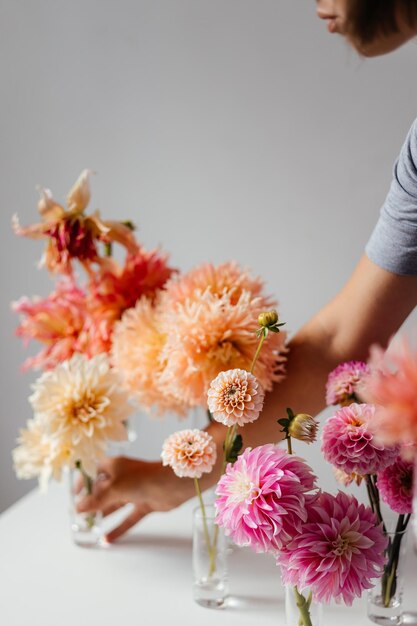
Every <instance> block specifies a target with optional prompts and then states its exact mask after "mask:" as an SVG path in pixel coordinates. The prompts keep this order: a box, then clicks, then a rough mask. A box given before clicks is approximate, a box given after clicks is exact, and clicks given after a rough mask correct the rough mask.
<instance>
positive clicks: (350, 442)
mask: <svg viewBox="0 0 417 626" xmlns="http://www.w3.org/2000/svg"><path fill="white" fill-rule="evenodd" d="M374 412H375V407H374V406H373V405H371V404H356V403H354V404H351V405H350V406H346V407H343V408H341V409H339V410H338V411H336V413H335V414H334V415H333V416H332V417H330V418H329V419H328V420H327V422H326V423H325V425H324V427H323V432H322V447H321V449H322V452H323V455H324V458H325V459H326V461H329V463H332V464H333V465H334V466H335V467H337V468H339V469H342V470H343V471H344V472H346V473H347V474H352V473H355V474H360V475H362V476H363V475H365V474H376V473H377V472H379V471H381V470H382V469H384V468H385V467H387V466H388V465H390V464H391V463H392V462H393V461H394V460H395V458H396V457H397V454H398V448H397V447H392V446H383V445H381V444H379V443H377V442H376V441H375V438H374V436H373V434H372V433H371V432H370V430H369V422H370V420H371V419H372V417H373V415H374Z"/></svg>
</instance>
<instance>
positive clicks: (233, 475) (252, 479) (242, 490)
mask: <svg viewBox="0 0 417 626" xmlns="http://www.w3.org/2000/svg"><path fill="white" fill-rule="evenodd" d="M314 488H315V476H314V475H313V473H312V471H311V469H310V467H309V466H308V465H307V464H306V463H305V462H304V461H303V460H302V459H299V458H298V457H296V456H294V455H289V454H288V453H287V452H285V451H284V450H282V449H281V448H279V447H278V446H275V445H273V444H266V445H264V446H259V447H257V448H254V449H253V450H252V449H251V448H247V449H246V450H245V451H244V452H243V454H242V455H241V456H239V457H238V459H237V461H236V463H234V465H231V464H229V465H228V466H227V468H226V472H225V474H223V476H222V477H221V478H220V480H219V482H218V485H217V489H216V495H217V499H216V501H215V506H216V509H217V515H216V523H217V524H218V525H219V526H221V527H223V528H224V529H225V533H226V535H228V536H231V537H232V539H233V541H234V542H235V543H236V544H237V545H240V546H243V545H249V546H250V547H251V548H253V549H254V550H255V551H256V552H268V551H275V550H278V549H280V548H282V546H283V545H285V544H286V543H287V542H288V541H290V539H291V538H292V537H293V535H294V533H297V532H301V529H302V525H303V522H305V521H306V519H307V516H306V509H305V504H306V500H308V498H309V497H311V496H309V492H311V490H312V489H314Z"/></svg>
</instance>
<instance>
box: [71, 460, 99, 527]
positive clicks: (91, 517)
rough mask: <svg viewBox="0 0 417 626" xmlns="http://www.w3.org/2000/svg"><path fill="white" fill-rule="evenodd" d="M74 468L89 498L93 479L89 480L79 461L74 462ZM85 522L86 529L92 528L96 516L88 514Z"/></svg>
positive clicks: (89, 477)
mask: <svg viewBox="0 0 417 626" xmlns="http://www.w3.org/2000/svg"><path fill="white" fill-rule="evenodd" d="M75 467H76V468H77V470H78V471H79V472H80V474H81V476H82V477H83V482H84V488H85V490H86V492H87V494H88V495H89V496H91V494H92V493H93V479H92V478H91V476H89V475H88V474H87V472H86V471H85V469H84V468H83V466H82V463H81V461H79V460H78V461H76V462H75ZM85 521H86V523H87V528H90V529H91V528H93V527H94V524H95V522H96V516H95V513H89V514H87V515H86V517H85Z"/></svg>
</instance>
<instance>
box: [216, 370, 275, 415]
mask: <svg viewBox="0 0 417 626" xmlns="http://www.w3.org/2000/svg"><path fill="white" fill-rule="evenodd" d="M207 395H208V408H209V411H210V413H211V415H212V416H213V419H214V420H216V422H221V423H222V424H224V425H225V426H234V425H235V424H236V425H237V426H244V424H248V423H249V422H254V421H255V420H256V419H257V418H258V417H259V414H260V412H261V411H262V407H263V403H264V396H265V394H264V391H263V389H262V387H261V385H260V384H259V383H258V381H257V380H256V378H255V376H253V374H251V373H250V372H247V371H246V370H240V369H235V370H228V371H227V372H220V374H219V375H218V376H217V377H216V378H215V379H214V380H213V381H212V383H211V385H210V388H209V390H208V393H207Z"/></svg>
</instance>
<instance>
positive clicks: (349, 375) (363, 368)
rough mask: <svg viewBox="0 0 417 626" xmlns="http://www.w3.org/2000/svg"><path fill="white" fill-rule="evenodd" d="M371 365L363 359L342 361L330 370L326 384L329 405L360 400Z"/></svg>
mask: <svg viewBox="0 0 417 626" xmlns="http://www.w3.org/2000/svg"><path fill="white" fill-rule="evenodd" d="M369 371H370V370H369V366H368V365H367V364H366V363H364V362H363V361H348V362H346V363H341V364H340V365H338V366H337V367H336V369H334V370H333V371H332V372H330V374H329V377H328V379H327V384H326V403H327V405H332V404H341V405H342V406H344V405H346V404H350V403H351V402H358V401H359V400H358V397H357V394H358V392H360V389H361V386H362V385H363V382H364V379H365V378H366V376H367V375H368V374H369Z"/></svg>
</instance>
